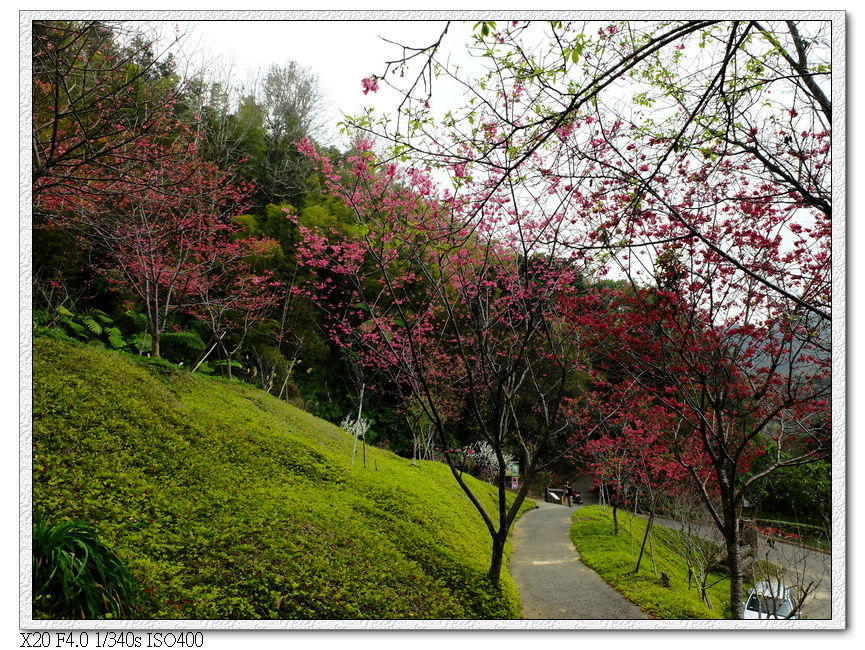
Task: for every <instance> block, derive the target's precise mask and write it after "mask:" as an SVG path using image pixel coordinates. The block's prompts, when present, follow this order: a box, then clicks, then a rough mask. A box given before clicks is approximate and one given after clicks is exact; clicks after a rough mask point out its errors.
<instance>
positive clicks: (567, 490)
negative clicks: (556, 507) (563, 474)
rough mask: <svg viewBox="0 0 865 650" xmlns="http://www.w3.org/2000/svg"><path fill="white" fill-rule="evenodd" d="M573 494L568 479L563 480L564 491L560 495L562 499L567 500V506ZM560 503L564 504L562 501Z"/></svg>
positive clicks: (569, 504) (569, 505)
mask: <svg viewBox="0 0 865 650" xmlns="http://www.w3.org/2000/svg"><path fill="white" fill-rule="evenodd" d="M573 495H574V489H573V488H572V487H571V482H570V481H565V493H564V495H562V501H564V500H565V499H567V500H568V507H569V508H570V507H571V497H572V496H573ZM562 505H565V504H564V503H562Z"/></svg>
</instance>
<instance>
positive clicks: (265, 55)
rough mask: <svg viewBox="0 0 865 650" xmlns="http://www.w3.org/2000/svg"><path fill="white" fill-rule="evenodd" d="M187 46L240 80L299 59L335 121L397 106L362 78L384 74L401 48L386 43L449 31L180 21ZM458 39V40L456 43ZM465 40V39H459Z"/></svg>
mask: <svg viewBox="0 0 865 650" xmlns="http://www.w3.org/2000/svg"><path fill="white" fill-rule="evenodd" d="M177 25H178V27H179V28H180V30H181V31H182V32H185V33H188V36H187V37H186V38H185V39H184V43H185V48H186V49H187V50H193V51H194V52H195V53H196V54H197V55H198V57H201V56H204V57H207V59H208V60H211V59H213V58H216V57H219V58H221V59H222V61H223V62H224V63H231V64H233V71H234V72H235V73H236V75H235V76H236V78H237V79H238V80H252V79H253V78H254V76H255V75H256V73H260V74H261V75H263V74H264V73H265V72H266V71H267V68H268V67H269V66H270V65H271V64H277V65H285V64H287V63H288V62H289V61H297V62H298V63H300V64H301V65H303V66H305V67H307V68H309V69H311V70H312V71H313V72H314V73H315V74H316V75H317V76H318V78H319V83H320V85H321V89H322V91H323V92H324V94H325V95H326V99H327V100H328V104H329V109H330V112H331V113H332V114H333V115H331V117H332V120H331V121H332V123H334V124H335V123H336V122H337V121H338V120H339V119H340V117H341V115H342V113H348V114H358V113H359V112H360V111H361V110H362V108H363V106H365V105H374V106H375V107H376V108H378V109H381V110H386V111H387V110H390V111H393V109H394V108H395V107H396V105H397V103H398V101H397V102H396V103H395V102H394V99H395V95H394V94H392V93H388V92H387V91H385V90H384V89H383V88H382V90H381V91H379V92H378V93H369V94H367V95H364V94H363V88H362V86H361V80H362V79H363V78H364V77H369V76H371V75H373V74H377V73H378V74H381V73H382V72H383V71H384V67H385V61H386V60H388V59H395V58H397V57H399V56H400V54H401V50H400V49H399V48H398V47H396V46H394V45H391V44H389V43H386V42H385V41H383V40H382V39H381V38H379V36H381V37H384V38H386V39H389V40H391V41H396V42H401V43H405V44H410V45H423V46H425V45H429V44H431V43H433V42H434V41H435V40H436V39H437V37H438V35H439V34H440V33H441V30H442V29H443V28H444V25H445V23H444V22H443V21H396V22H394V21H324V20H320V21H317V20H303V21H293V20H235V21H222V20H217V21H203V22H201V21H196V22H178V23H177ZM470 27H471V25H470V24H469V25H466V26H462V28H461V30H460V26H452V27H451V35H452V36H454V37H457V38H459V35H458V33H454V32H458V31H464V32H466V33H467V32H468V30H469V29H470ZM453 40H456V39H453ZM459 40H460V41H462V40H463V39H462V38H459Z"/></svg>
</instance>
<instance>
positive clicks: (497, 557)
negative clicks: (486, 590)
mask: <svg viewBox="0 0 865 650" xmlns="http://www.w3.org/2000/svg"><path fill="white" fill-rule="evenodd" d="M507 539H508V529H502V530H499V532H497V533H496V534H495V535H493V555H492V558H491V559H490V572H489V573H488V574H487V576H488V577H489V579H490V581H492V583H493V584H494V585H496V586H498V584H499V579H500V578H501V573H502V561H503V560H504V557H505V542H506V541H507Z"/></svg>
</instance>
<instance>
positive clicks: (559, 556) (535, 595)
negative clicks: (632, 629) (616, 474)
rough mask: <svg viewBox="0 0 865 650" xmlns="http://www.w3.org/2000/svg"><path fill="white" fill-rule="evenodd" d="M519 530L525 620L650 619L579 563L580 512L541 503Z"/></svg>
mask: <svg viewBox="0 0 865 650" xmlns="http://www.w3.org/2000/svg"><path fill="white" fill-rule="evenodd" d="M537 503H538V509H536V510H532V511H530V512H527V513H525V514H524V515H523V516H522V517H521V518H520V519H519V520H517V522H516V524H515V525H514V531H513V538H512V542H511V544H512V551H511V556H510V565H509V568H510V574H511V576H512V577H513V579H514V582H515V583H516V584H517V587H518V588H519V591H520V607H521V609H522V616H523V618H524V619H618V620H622V619H627V620H637V619H647V618H649V616H647V615H646V614H645V613H644V612H643V611H642V610H641V609H640V608H639V607H637V606H636V605H634V604H633V603H632V602H630V601H629V600H628V599H626V598H625V597H624V596H622V595H621V594H620V593H619V592H617V591H616V590H615V589H613V588H612V587H610V586H609V585H608V584H607V583H606V582H604V581H603V580H601V578H600V576H598V574H597V573H595V572H594V571H592V570H591V569H589V568H588V567H587V566H585V565H584V564H583V563H582V562H580V559H579V553H577V551H576V550H575V549H574V545H573V543H572V542H571V538H570V528H571V514H573V512H574V508H568V507H563V506H560V505H558V504H550V503H544V502H542V501H538V502H537Z"/></svg>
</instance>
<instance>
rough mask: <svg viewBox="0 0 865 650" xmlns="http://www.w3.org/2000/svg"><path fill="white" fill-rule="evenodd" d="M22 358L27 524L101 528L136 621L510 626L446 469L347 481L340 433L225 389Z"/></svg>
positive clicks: (59, 346)
mask: <svg viewBox="0 0 865 650" xmlns="http://www.w3.org/2000/svg"><path fill="white" fill-rule="evenodd" d="M33 357H34V358H33V505H34V508H36V509H38V511H39V512H40V513H41V515H42V517H43V519H44V520H45V521H46V522H48V523H58V522H61V521H65V520H69V519H73V520H81V521H84V522H89V523H91V524H95V525H96V526H98V528H99V529H100V537H101V539H102V541H104V542H105V543H106V544H107V545H108V546H109V547H111V548H113V549H114V550H115V551H116V552H117V554H118V555H119V557H120V559H121V560H122V561H123V562H124V563H125V564H126V566H127V567H128V569H129V571H130V573H131V574H132V576H133V577H134V578H135V579H136V580H137V582H138V583H139V585H140V586H141V588H142V590H143V600H142V602H141V606H140V611H139V612H137V617H139V618H157V619H163V618H189V619H212V618H217V619H221V618H230V619H247V618H342V619H355V618H495V617H517V616H519V606H518V598H517V594H516V589H515V587H514V585H513V583H512V581H511V579H510V577H509V576H508V575H507V574H506V573H504V572H503V575H502V591H501V593H500V594H497V595H494V592H493V591H491V590H490V588H489V585H488V583H487V581H486V579H485V575H486V572H487V570H488V567H489V556H490V545H491V542H490V538H489V535H488V533H487V530H486V528H485V527H484V526H483V523H482V521H481V519H480V517H479V516H478V514H477V512H476V511H475V510H474V508H473V507H472V505H471V503H470V502H469V500H468V499H467V498H466V497H465V496H464V495H463V493H462V492H461V490H460V489H459V488H458V486H457V485H456V483H455V481H454V480H453V478H452V477H451V476H450V472H449V470H448V468H447V467H446V466H445V465H443V464H440V463H420V464H419V466H418V467H412V466H411V465H410V462H409V461H408V460H406V459H404V458H400V457H398V456H395V455H394V454H391V453H390V452H385V451H381V450H378V449H367V467H366V468H365V469H364V467H363V464H362V459H361V454H360V449H358V458H357V460H356V461H355V465H354V467H352V466H351V463H350V459H351V445H352V439H351V437H350V436H349V435H348V434H346V433H344V432H343V431H341V430H340V429H338V428H337V427H335V426H333V425H331V424H329V423H327V422H324V421H322V420H318V419H316V418H314V417H312V416H311V415H309V414H307V413H305V412H303V411H301V410H298V409H296V408H293V407H291V406H289V405H287V404H285V403H284V402H280V401H278V400H276V399H275V398H273V397H271V396H270V395H268V394H267V393H264V392H262V391H260V390H258V389H256V388H253V387H251V386H248V385H244V384H241V383H238V382H227V381H224V380H221V379H213V378H207V377H199V376H193V375H191V374H190V373H189V372H187V371H180V370H174V369H172V368H168V367H166V366H165V365H162V364H158V363H153V362H150V363H148V362H145V361H144V360H136V359H135V358H134V357H130V356H128V355H122V354H119V353H113V352H108V351H105V350H103V349H99V348H94V347H87V346H83V345H77V344H70V343H63V342H57V341H53V340H49V339H43V338H37V339H35V340H34V342H33ZM472 486H473V487H474V488H476V489H478V490H479V491H482V492H483V493H484V495H485V498H486V499H487V501H488V503H489V504H490V507H493V503H494V501H493V490H492V488H491V486H486V485H482V484H480V483H477V482H474V481H473V482H472Z"/></svg>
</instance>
